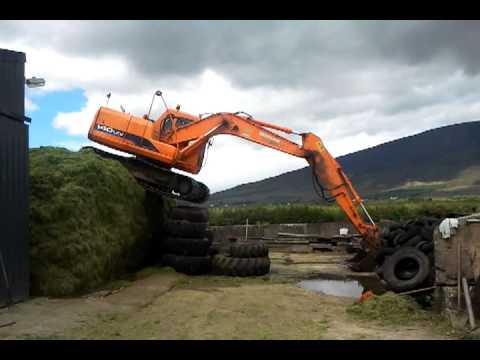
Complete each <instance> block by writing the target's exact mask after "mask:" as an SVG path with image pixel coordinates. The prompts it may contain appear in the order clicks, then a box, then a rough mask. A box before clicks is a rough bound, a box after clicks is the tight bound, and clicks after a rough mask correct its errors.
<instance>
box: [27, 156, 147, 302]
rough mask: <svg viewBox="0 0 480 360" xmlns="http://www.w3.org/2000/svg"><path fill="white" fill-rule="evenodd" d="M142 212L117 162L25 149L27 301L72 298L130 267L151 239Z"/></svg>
mask: <svg viewBox="0 0 480 360" xmlns="http://www.w3.org/2000/svg"><path fill="white" fill-rule="evenodd" d="M145 204H146V202H145V191H144V190H143V188H142V187H140V186H139V185H138V184H137V182H136V181H135V179H134V178H133V177H132V176H131V174H130V173H129V172H128V171H127V170H126V169H125V168H124V167H123V166H122V165H121V164H120V163H119V162H117V161H114V160H107V159H103V158H101V157H99V156H98V155H96V154H95V153H94V152H93V151H91V150H84V151H79V152H72V151H69V150H66V149H63V148H54V147H42V148H38V149H32V150H31V151H30V206H31V213H30V226H31V291H32V294H33V295H48V296H68V295H74V294H77V293H81V292H84V291H88V290H91V289H94V288H96V287H98V286H99V285H101V284H102V283H105V282H106V281H111V280H113V279H115V278H117V277H118V276H119V275H120V274H122V273H125V272H126V271H129V269H134V268H135V267H136V266H138V264H139V263H140V262H141V261H142V260H143V258H144V256H145V252H146V251H147V250H146V249H147V248H148V241H149V240H150V239H149V236H150V234H151V232H150V225H149V221H148V219H147V214H146V212H147V211H146V205H145Z"/></svg>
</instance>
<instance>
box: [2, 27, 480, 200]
mask: <svg viewBox="0 0 480 360" xmlns="http://www.w3.org/2000/svg"><path fill="white" fill-rule="evenodd" d="M478 34H480V22H478V21H271V20H269V21H240V20H237V21H58V20H57V21H0V48H5V49H10V50H15V51H23V52H25V53H26V57H27V63H26V67H25V68H26V77H31V76H36V77H42V78H44V79H45V80H46V86H45V87H43V88H37V89H27V90H26V99H25V105H26V112H27V115H28V116H30V117H31V118H32V124H31V127H30V146H31V147H38V146H47V145H51V146H62V147H66V148H69V149H71V150H78V149H79V148H80V147H82V146H85V145H92V144H91V143H90V141H89V140H88V139H87V132H88V127H89V125H90V123H91V121H92V119H93V116H94V114H95V111H96V110H97V109H98V107H99V106H104V105H105V104H106V94H107V93H109V92H111V93H112V97H111V99H110V103H109V106H110V107H112V108H115V109H119V108H120V105H122V106H123V107H124V108H125V109H126V111H127V112H130V113H132V114H136V115H140V116H141V115H143V114H145V113H146V112H148V108H149V105H150V101H151V98H152V95H153V93H154V92H155V90H162V91H163V93H164V96H165V99H166V101H167V103H168V105H169V106H170V107H174V106H175V105H177V104H180V105H181V107H182V110H183V111H186V112H190V113H193V114H200V113H208V112H217V111H227V112H235V111H245V112H247V113H249V114H251V115H253V116H254V117H255V118H258V119H261V120H264V121H267V122H271V123H274V124H278V125H281V126H286V127H289V128H292V129H294V130H295V131H297V132H313V133H315V134H316V135H318V136H320V137H321V138H322V139H323V140H324V143H325V145H326V147H327V148H328V149H329V151H330V152H331V153H332V154H333V155H334V156H341V155H345V154H348V153H351V152H354V151H358V150H361V149H365V148H369V147H372V146H375V145H378V144H381V143H383V142H386V141H391V140H394V139H397V138H400V137H403V136H408V135H413V134H416V133H419V132H422V131H425V130H428V129H431V128H435V127H440V126H445V125H449V124H454V123H461V122H467V121H476V120H480V96H479V95H480V94H479V91H480V90H479V89H480V76H479V71H480V47H479V46H478V40H477V39H478ZM163 110H164V108H163V104H162V102H161V101H158V102H156V103H155V105H154V109H153V112H152V113H153V116H154V117H156V116H158V115H160V114H161V112H162V111H163ZM289 138H290V139H291V140H294V141H296V142H297V143H298V142H299V141H300V139H297V138H296V137H294V136H289ZM306 165H307V164H306V162H305V160H303V159H300V158H295V157H292V156H290V155H287V154H283V153H281V152H278V151H276V150H272V149H268V148H265V147H262V146H260V145H257V144H253V143H249V142H247V141H246V140H243V139H238V138H234V137H230V136H227V135H222V136H218V137H215V138H214V140H213V146H212V147H211V148H210V149H209V151H208V156H207V159H206V163H205V165H204V167H203V169H202V171H201V172H200V173H199V174H198V175H195V176H193V177H194V178H196V179H197V180H200V181H203V182H205V183H206V184H207V185H208V186H209V187H210V189H211V191H212V192H216V191H221V190H224V189H227V188H230V187H233V186H236V185H239V184H243V183H247V182H252V181H258V180H261V179H264V178H267V177H270V176H276V175H279V174H281V173H284V172H286V171H291V170H295V169H299V168H302V167H304V166H306Z"/></svg>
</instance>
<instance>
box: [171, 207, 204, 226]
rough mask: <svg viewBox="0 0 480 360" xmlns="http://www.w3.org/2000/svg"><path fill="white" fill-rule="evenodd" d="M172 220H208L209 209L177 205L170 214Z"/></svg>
mask: <svg viewBox="0 0 480 360" xmlns="http://www.w3.org/2000/svg"><path fill="white" fill-rule="evenodd" d="M169 218H170V219H172V220H187V221H191V222H199V223H205V222H208V209H207V208H202V207H194V206H177V207H174V208H173V209H172V210H171V211H170V214H169Z"/></svg>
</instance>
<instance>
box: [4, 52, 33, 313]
mask: <svg viewBox="0 0 480 360" xmlns="http://www.w3.org/2000/svg"><path fill="white" fill-rule="evenodd" d="M29 121H30V119H28V118H26V117H25V54H24V53H20V52H15V51H10V50H3V49H0V307H1V306H4V305H6V304H8V303H9V301H10V300H11V301H13V302H18V301H22V300H25V299H27V298H28V295H29V287H30V279H29V278H30V266H29V240H30V239H29V238H30V236H29V203H28V192H29V186H28V182H29V181H28V179H29V176H28V174H29V165H28V123H29Z"/></svg>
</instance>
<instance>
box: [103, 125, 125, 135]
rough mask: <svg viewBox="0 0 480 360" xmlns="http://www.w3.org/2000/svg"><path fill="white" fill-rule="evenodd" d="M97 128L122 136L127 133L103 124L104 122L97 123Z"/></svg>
mask: <svg viewBox="0 0 480 360" xmlns="http://www.w3.org/2000/svg"><path fill="white" fill-rule="evenodd" d="M97 130H99V131H103V132H106V133H108V134H111V135H115V136H120V137H123V136H125V133H123V132H121V131H119V130H115V129H112V128H111V127H109V126H106V125H102V124H97Z"/></svg>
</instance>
